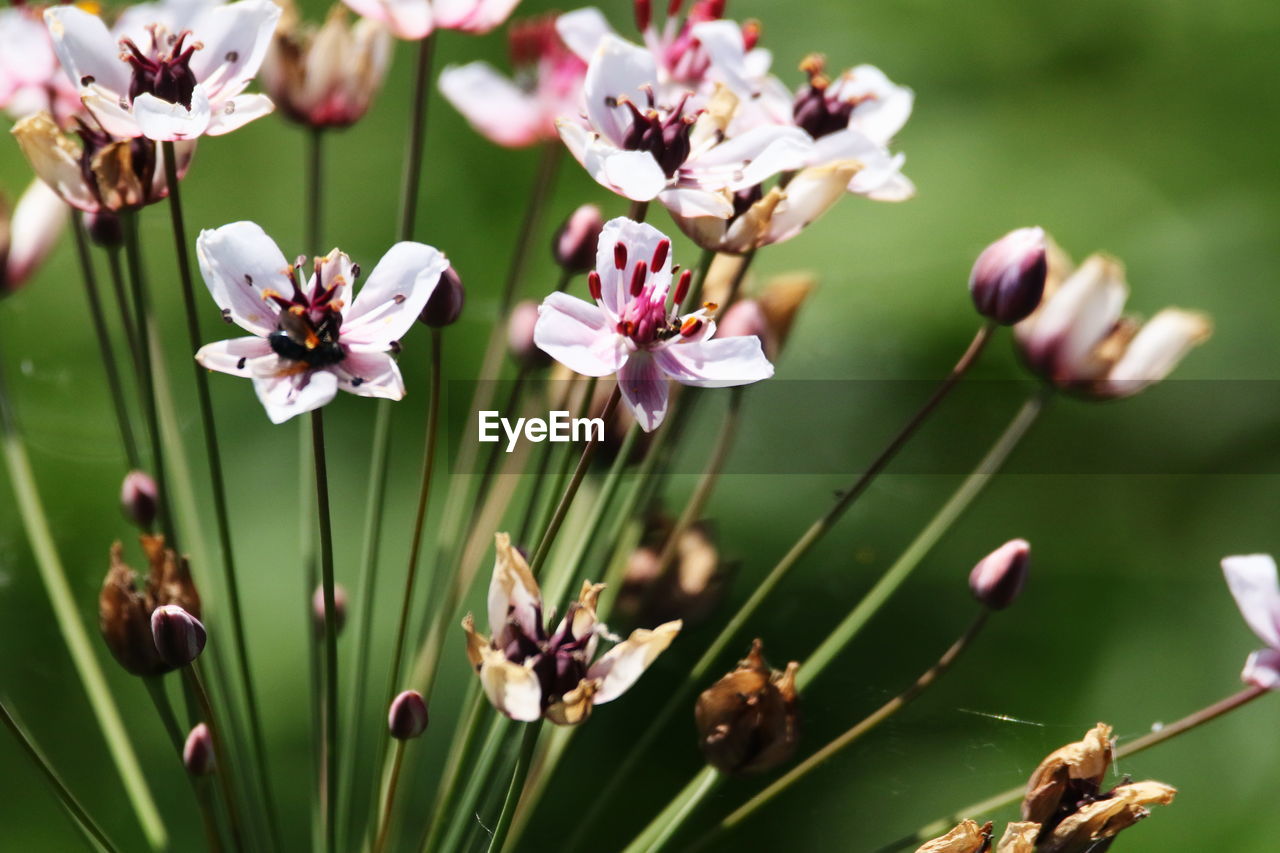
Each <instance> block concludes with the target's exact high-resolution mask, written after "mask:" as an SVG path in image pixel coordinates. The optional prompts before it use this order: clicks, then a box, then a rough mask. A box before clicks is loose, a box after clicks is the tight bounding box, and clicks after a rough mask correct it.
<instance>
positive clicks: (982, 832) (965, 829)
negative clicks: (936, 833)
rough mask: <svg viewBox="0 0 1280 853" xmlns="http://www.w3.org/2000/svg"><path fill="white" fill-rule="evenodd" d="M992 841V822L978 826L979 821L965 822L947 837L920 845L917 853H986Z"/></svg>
mask: <svg viewBox="0 0 1280 853" xmlns="http://www.w3.org/2000/svg"><path fill="white" fill-rule="evenodd" d="M990 841H991V824H990V822H988V823H987V824H985V825H983V826H978V823H977V821H972V820H963V821H961V822H960V823H959V824H958V825H957V826H956V828H955V829H953V830H951V831H950V832H948V833H947V834H946V835H943V836H941V837H940V838H935V839H933V840H932V841H926V842H925V843H924V844H922V845H920V847H919V848H917V849H916V853H986V851H987V849H988V845H989V843H990Z"/></svg>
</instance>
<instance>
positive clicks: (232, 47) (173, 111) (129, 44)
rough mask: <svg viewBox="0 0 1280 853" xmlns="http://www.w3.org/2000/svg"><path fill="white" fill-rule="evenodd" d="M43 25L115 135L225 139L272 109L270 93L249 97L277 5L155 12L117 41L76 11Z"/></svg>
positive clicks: (146, 10) (203, 5)
mask: <svg viewBox="0 0 1280 853" xmlns="http://www.w3.org/2000/svg"><path fill="white" fill-rule="evenodd" d="M44 17H45V22H46V24H47V25H48V27H49V33H50V35H51V36H52V37H53V43H54V47H55V49H56V50H57V53H58V58H59V60H61V62H62V67H63V70H64V71H66V73H67V75H68V76H69V78H70V79H71V81H72V83H73V84H74V85H76V86H77V87H79V90H80V96H81V99H82V100H83V101H84V105H85V107H86V108H87V109H88V110H89V112H90V113H92V114H93V117H94V119H95V120H96V121H97V123H98V124H99V125H100V126H101V128H102V130H104V131H105V132H107V133H109V134H111V135H112V136H115V137H119V138H131V137H137V136H145V137H147V138H149V139H154V140H180V139H194V138H195V137H197V136H201V135H203V134H206V133H207V134H209V135H211V136H218V135H220V134H223V133H229V132H230V131H232V130H235V129H236V128H239V127H242V126H244V125H245V124H247V123H249V122H250V121H253V120H254V119H256V118H260V117H262V116H264V115H266V114H267V113H269V112H271V110H272V104H271V99H270V98H268V97H267V96H266V95H260V94H244V90H245V88H246V87H247V86H248V85H249V83H250V81H252V80H253V78H254V75H256V74H257V73H258V67H259V66H260V65H261V64H262V59H263V57H264V56H265V55H266V51H267V47H268V45H269V44H270V42H271V35H272V33H273V32H274V31H275V27H276V22H277V21H278V20H279V18H280V7H279V6H277V5H276V4H275V3H273V2H271V0H239V2H236V3H230V4H228V5H225V6H224V5H220V4H214V3H207V2H185V3H178V2H172V3H167V4H154V5H150V4H147V5H143V6H138V7H134V8H133V9H131V10H130V11H129V12H126V13H125V14H124V15H122V16H121V18H120V20H119V21H118V22H117V23H116V27H115V31H114V33H113V31H112V30H109V29H108V28H107V25H106V24H105V23H104V22H103V21H102V19H101V18H99V17H98V16H97V15H92V14H90V13H88V12H86V11H84V10H83V9H79V8H77V7H75V6H55V7H53V8H50V9H48V10H46V11H45V14H44Z"/></svg>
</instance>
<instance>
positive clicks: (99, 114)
mask: <svg viewBox="0 0 1280 853" xmlns="http://www.w3.org/2000/svg"><path fill="white" fill-rule="evenodd" d="M80 99H81V101H83V103H84V106H85V109H87V110H88V111H89V112H91V113H93V117H94V118H95V119H97V122H98V124H100V125H101V126H102V129H103V130H105V131H106V132H107V133H109V134H110V135H112V136H115V137H118V138H120V139H132V138H134V137H136V136H141V135H142V129H141V128H140V127H138V122H137V119H135V118H134V117H133V109H132V108H131V107H130V106H129V103H128V102H127V101H125V100H124V98H123V96H122V95H117V94H114V93H112V92H109V91H108V90H107V89H105V88H103V87H102V86H99V85H97V84H96V83H95V84H94V85H92V86H90V87H89V88H88V89H85V90H83V94H82V95H81V96H80Z"/></svg>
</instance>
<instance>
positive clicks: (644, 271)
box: [631, 261, 649, 296]
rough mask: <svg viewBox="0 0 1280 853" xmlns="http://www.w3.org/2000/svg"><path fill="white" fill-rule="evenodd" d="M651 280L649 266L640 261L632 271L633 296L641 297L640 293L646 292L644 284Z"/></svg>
mask: <svg viewBox="0 0 1280 853" xmlns="http://www.w3.org/2000/svg"><path fill="white" fill-rule="evenodd" d="M648 278H649V265H648V264H646V263H645V262H644V261H638V262H637V263H636V267H635V269H634V270H632V271H631V295H632V296H639V295H640V291H642V290H644V283H645V281H646V280H647V279H648Z"/></svg>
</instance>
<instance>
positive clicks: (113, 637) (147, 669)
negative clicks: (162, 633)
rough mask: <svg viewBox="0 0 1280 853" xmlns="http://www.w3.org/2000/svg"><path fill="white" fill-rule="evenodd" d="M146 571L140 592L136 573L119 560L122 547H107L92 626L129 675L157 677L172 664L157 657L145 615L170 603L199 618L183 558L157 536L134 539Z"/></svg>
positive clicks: (198, 597) (122, 554) (122, 560)
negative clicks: (107, 565)
mask: <svg viewBox="0 0 1280 853" xmlns="http://www.w3.org/2000/svg"><path fill="white" fill-rule="evenodd" d="M140 540H141V542H142V549H143V551H144V552H145V553H146V555H147V561H148V563H149V564H150V566H151V571H150V573H149V574H148V576H147V582H146V584H145V585H144V586H143V588H142V589H138V587H137V574H136V573H135V572H134V571H133V569H131V568H130V567H129V565H128V564H127V563H125V561H124V547H123V546H122V545H121V544H120V543H119V542H116V543H115V544H114V545H112V546H111V567H110V569H108V571H107V577H106V580H105V581H104V582H103V584H102V592H101V594H100V595H99V596H98V626H99V628H100V629H101V631H102V638H103V640H105V641H106V644H107V648H108V649H110V651H111V654H112V656H113V657H114V658H115V659H116V661H117V662H119V664H120V665H121V666H123V667H124V668H125V669H126V670H127V671H129V672H131V673H133V674H134V675H141V676H151V675H163V674H165V673H166V672H170V671H171V670H172V669H173V665H171V664H169V663H167V662H166V661H165V660H163V659H162V658H161V657H160V652H159V650H158V649H157V647H156V640H155V632H154V631H153V629H152V625H151V615H152V613H154V612H155V610H156V609H157V608H159V607H163V606H164V605H167V604H176V605H178V607H180V608H182V610H184V611H186V613H188V614H190V616H191V617H194V618H195V619H199V618H200V595H199V593H198V592H197V591H196V588H195V584H194V583H193V582H192V580H191V570H190V567H188V565H187V561H186V560H185V559H182V558H180V557H179V556H178V555H177V554H176V553H174V552H173V550H172V549H169V548H165V547H164V537H163V536H148V535H144V536H142V537H140Z"/></svg>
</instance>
